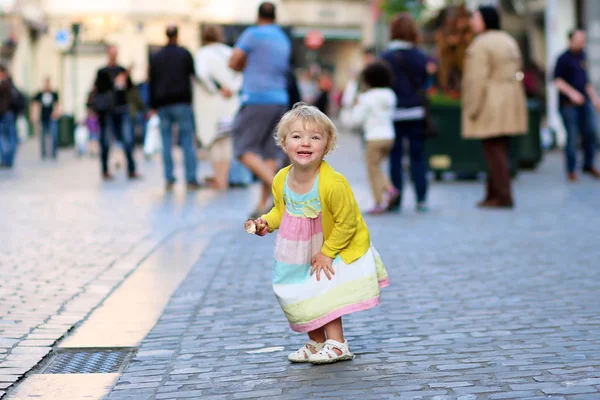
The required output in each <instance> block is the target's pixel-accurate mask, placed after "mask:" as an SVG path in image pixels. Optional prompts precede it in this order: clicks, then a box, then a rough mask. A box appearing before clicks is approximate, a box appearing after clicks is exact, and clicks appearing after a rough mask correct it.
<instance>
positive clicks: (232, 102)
mask: <svg viewBox="0 0 600 400" xmlns="http://www.w3.org/2000/svg"><path fill="white" fill-rule="evenodd" d="M232 53H233V49H232V48H231V47H229V46H227V45H226V44H224V43H223V32H222V30H221V28H220V27H218V26H206V27H205V28H204V29H203V31H202V47H201V48H200V50H198V52H197V53H196V56H195V58H194V61H195V66H196V74H197V77H198V81H199V84H196V85H194V88H195V90H194V116H195V118H196V135H197V136H198V138H199V139H200V142H201V143H202V144H203V146H204V147H205V148H207V149H208V152H209V158H210V161H211V163H212V170H213V174H214V175H213V177H212V178H209V180H208V181H209V184H210V185H211V187H213V188H215V189H218V190H224V189H227V188H228V187H229V169H230V166H231V159H232V158H233V145H232V143H231V127H232V125H233V118H234V117H235V113H236V112H237V110H238V108H239V104H240V101H239V95H238V92H239V90H240V87H241V84H242V76H241V74H239V73H237V72H236V71H234V70H232V69H231V68H229V59H230V58H231V54H232Z"/></svg>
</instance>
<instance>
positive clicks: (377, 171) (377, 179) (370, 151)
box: [365, 140, 385, 207]
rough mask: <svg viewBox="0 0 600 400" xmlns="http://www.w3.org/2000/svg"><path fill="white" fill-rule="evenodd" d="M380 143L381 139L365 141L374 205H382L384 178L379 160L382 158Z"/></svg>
mask: <svg viewBox="0 0 600 400" xmlns="http://www.w3.org/2000/svg"><path fill="white" fill-rule="evenodd" d="M382 145H383V143H382V141H379V140H372V141H367V143H366V146H365V147H366V148H365V156H366V163H367V173H368V176H369V183H370V185H371V192H372V194H373V199H374V200H375V206H376V207H377V206H383V191H384V186H385V179H384V177H383V173H382V172H381V160H382V158H383V148H382Z"/></svg>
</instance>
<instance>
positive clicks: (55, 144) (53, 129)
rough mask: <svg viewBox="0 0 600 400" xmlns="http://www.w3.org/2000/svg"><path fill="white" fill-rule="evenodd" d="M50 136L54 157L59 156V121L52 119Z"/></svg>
mask: <svg viewBox="0 0 600 400" xmlns="http://www.w3.org/2000/svg"><path fill="white" fill-rule="evenodd" d="M50 137H51V138H52V158H54V159H56V157H57V156H58V121H57V120H55V119H52V120H50Z"/></svg>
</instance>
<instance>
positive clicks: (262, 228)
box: [244, 218, 269, 236]
mask: <svg viewBox="0 0 600 400" xmlns="http://www.w3.org/2000/svg"><path fill="white" fill-rule="evenodd" d="M244 229H245V230H246V232H248V233H250V234H253V235H258V236H265V235H266V234H267V233H269V224H267V221H265V220H264V219H262V218H258V219H257V220H253V219H249V220H247V221H246V223H244Z"/></svg>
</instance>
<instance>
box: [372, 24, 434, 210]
mask: <svg viewBox="0 0 600 400" xmlns="http://www.w3.org/2000/svg"><path fill="white" fill-rule="evenodd" d="M390 30H391V32H390V34H391V42H390V45H389V47H388V49H387V51H385V52H384V53H383V54H382V55H381V58H382V59H384V60H385V61H387V62H388V63H389V64H390V66H391V67H392V70H393V73H394V84H393V87H392V89H394V92H395V93H396V97H397V100H398V102H397V106H396V112H395V115H394V128H395V130H396V139H395V141H394V147H393V148H392V153H391V154H390V169H391V171H390V175H391V179H392V183H393V185H394V186H395V187H396V188H398V189H399V190H400V193H402V186H403V171H402V155H403V143H404V140H405V139H407V141H408V145H409V148H410V173H411V178H412V181H413V184H414V186H415V192H416V195H417V211H419V212H424V211H427V206H426V200H427V159H426V157H425V122H424V117H425V108H424V107H423V100H422V98H421V96H420V95H419V92H420V91H421V90H423V89H424V88H425V86H426V85H427V81H428V68H430V66H429V65H428V64H429V59H428V57H427V55H426V54H425V53H423V52H422V51H421V50H419V49H418V48H417V47H416V44H417V42H418V39H419V32H418V28H417V24H416V22H415V20H414V19H413V17H412V16H411V15H410V14H409V13H400V14H398V15H397V16H396V17H395V18H394V19H393V21H392V23H391V27H390ZM401 202H402V197H401V196H400V197H397V198H394V199H393V200H392V201H390V202H389V205H388V210H389V211H394V210H398V209H399V208H400V205H401Z"/></svg>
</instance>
